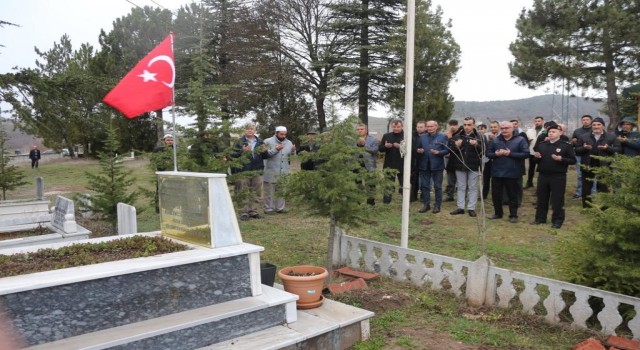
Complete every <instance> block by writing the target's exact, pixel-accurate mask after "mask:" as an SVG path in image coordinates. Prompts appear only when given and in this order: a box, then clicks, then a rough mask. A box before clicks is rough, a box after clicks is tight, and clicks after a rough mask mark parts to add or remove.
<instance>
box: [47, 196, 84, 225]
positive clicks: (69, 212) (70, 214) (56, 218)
mask: <svg viewBox="0 0 640 350" xmlns="http://www.w3.org/2000/svg"><path fill="white" fill-rule="evenodd" d="M51 224H52V225H53V227H55V228H57V229H59V230H62V231H63V232H65V233H74V232H76V231H78V226H77V225H76V213H75V209H74V205H73V201H72V200H71V199H68V198H65V197H62V196H58V197H57V198H56V206H55V207H54V208H53V214H52V218H51Z"/></svg>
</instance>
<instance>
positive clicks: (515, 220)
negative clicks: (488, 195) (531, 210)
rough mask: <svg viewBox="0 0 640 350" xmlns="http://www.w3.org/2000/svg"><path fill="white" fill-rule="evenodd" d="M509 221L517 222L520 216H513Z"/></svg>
mask: <svg viewBox="0 0 640 350" xmlns="http://www.w3.org/2000/svg"><path fill="white" fill-rule="evenodd" d="M509 222H510V223H512V224H515V223H516V222H518V218H517V217H515V216H512V217H510V218H509Z"/></svg>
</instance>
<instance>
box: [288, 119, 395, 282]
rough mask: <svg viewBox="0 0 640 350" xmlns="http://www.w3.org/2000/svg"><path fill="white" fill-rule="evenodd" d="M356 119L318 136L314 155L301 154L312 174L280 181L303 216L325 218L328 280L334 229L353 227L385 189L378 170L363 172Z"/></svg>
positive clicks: (360, 221)
mask: <svg viewBox="0 0 640 350" xmlns="http://www.w3.org/2000/svg"><path fill="white" fill-rule="evenodd" d="M357 122H358V118H357V117H351V118H349V119H347V120H345V121H343V122H341V123H338V124H336V125H335V126H334V127H333V128H331V130H330V131H328V132H326V133H323V134H320V135H318V137H317V138H316V140H318V141H319V142H320V143H321V144H320V148H319V150H318V151H317V152H310V153H305V154H304V156H302V157H301V158H302V159H301V161H302V162H304V161H307V160H312V161H314V163H315V164H316V169H315V170H310V171H299V172H296V173H293V174H291V175H290V176H288V177H287V178H285V179H284V181H283V182H284V188H285V190H284V195H285V197H286V198H287V200H289V201H291V202H294V203H295V205H296V206H298V207H301V208H305V209H306V210H307V213H309V214H310V215H314V216H319V217H328V218H329V220H330V223H329V245H328V252H327V270H328V271H329V276H331V271H332V269H333V266H332V258H333V241H334V239H335V237H336V228H337V227H338V225H346V226H349V225H350V226H357V225H359V224H360V223H362V222H363V221H364V220H365V219H366V218H367V217H368V215H369V214H370V213H371V212H372V210H371V207H370V206H369V205H368V204H367V203H366V202H367V198H373V197H375V195H376V194H381V193H382V192H383V191H385V190H386V189H387V188H388V187H389V181H388V180H387V177H386V176H385V174H384V172H383V171H382V170H376V171H366V170H365V168H364V167H363V166H362V164H361V162H360V161H361V160H360V157H359V154H360V153H363V152H365V151H364V150H362V149H361V148H358V147H355V144H356V140H357V134H356V132H355V128H354V125H355V124H356V123H357Z"/></svg>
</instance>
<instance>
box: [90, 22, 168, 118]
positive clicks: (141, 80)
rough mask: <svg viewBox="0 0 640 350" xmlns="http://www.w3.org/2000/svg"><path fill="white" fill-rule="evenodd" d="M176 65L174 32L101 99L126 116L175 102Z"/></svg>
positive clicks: (131, 116) (153, 109) (160, 107)
mask: <svg viewBox="0 0 640 350" xmlns="http://www.w3.org/2000/svg"><path fill="white" fill-rule="evenodd" d="M175 80H176V68H175V64H174V61H173V34H169V36H168V37H167V38H166V39H164V40H163V41H162V42H161V43H160V44H159V45H158V46H156V47H155V48H154V49H153V50H151V52H149V54H148V55H147V56H145V57H144V58H143V59H142V60H140V62H138V64H136V66H135V67H133V69H131V70H130V71H129V73H127V75H125V76H124V78H122V80H120V82H119V83H118V85H116V87H114V88H113V89H112V90H111V91H109V93H108V94H107V96H105V97H104V98H103V99H102V101H103V102H104V103H106V104H108V105H110V106H111V107H113V108H115V109H117V110H119V111H120V112H122V114H124V115H125V116H126V117H127V118H135V117H137V116H139V115H140V114H142V113H145V112H151V111H155V110H158V109H162V108H164V107H166V106H168V105H170V104H171V102H172V101H173V85H174V82H175Z"/></svg>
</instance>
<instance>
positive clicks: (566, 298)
mask: <svg viewBox="0 0 640 350" xmlns="http://www.w3.org/2000/svg"><path fill="white" fill-rule="evenodd" d="M336 241H339V242H338V243H337V247H336V248H338V249H339V256H335V257H334V263H338V264H339V265H346V266H350V267H352V268H357V269H363V270H367V271H372V272H376V273H379V274H381V275H384V276H388V277H391V278H393V279H396V280H400V281H411V282H413V283H414V284H416V285H419V286H426V287H428V288H431V289H438V290H439V289H443V290H448V291H450V292H452V293H453V294H455V295H456V296H461V295H463V294H465V296H466V298H467V300H469V302H470V304H474V303H472V301H473V300H474V299H476V300H477V298H478V296H479V298H480V299H479V300H480V304H485V305H488V306H497V307H501V308H506V307H513V308H516V309H520V310H521V311H523V312H525V313H529V314H533V315H539V316H541V317H544V318H545V319H546V320H547V321H548V322H551V323H561V322H562V323H570V324H571V325H572V326H574V327H579V328H587V329H596V330H600V331H601V332H602V333H604V334H607V335H608V334H616V333H618V332H620V330H621V329H624V328H625V327H626V328H627V332H628V331H631V333H632V335H633V338H634V339H640V298H634V297H629V296H626V295H622V294H617V293H611V292H606V291H602V290H598V289H594V288H589V287H584V286H580V285H576V284H572V283H568V282H563V281H558V280H553V279H549V278H543V277H538V276H533V275H528V274H525V273H520V272H515V271H510V270H507V269H502V268H497V267H494V266H490V264H489V263H488V259H486V258H484V257H483V258H481V259H479V260H478V261H476V262H472V261H467V260H461V259H456V258H452V257H448V256H444V255H438V254H432V253H427V252H422V251H419V250H414V249H407V248H401V247H398V246H394V245H389V244H385V243H380V242H375V241H371V240H367V239H362V238H357V237H351V236H347V235H345V234H341V235H340V239H337V240H336ZM336 259H338V260H337V261H336ZM470 272H471V273H470ZM589 301H592V302H593V301H595V304H600V305H604V308H603V309H602V310H601V311H599V312H597V315H596V316H595V318H594V317H593V315H594V313H596V311H595V310H594V308H593V307H592V306H591V305H590V304H589ZM621 306H622V308H621ZM630 310H631V311H630ZM634 311H635V315H634V314H633V312H634ZM625 312H626V313H628V315H633V318H631V319H630V320H629V321H628V322H626V324H625V325H622V324H623V313H625ZM590 318H591V319H590ZM587 320H589V321H587ZM621 325H622V326H623V327H622V328H620V327H621Z"/></svg>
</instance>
